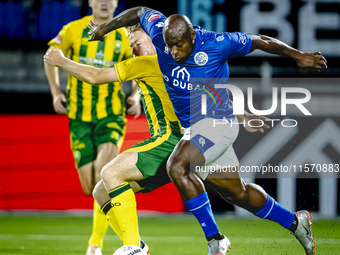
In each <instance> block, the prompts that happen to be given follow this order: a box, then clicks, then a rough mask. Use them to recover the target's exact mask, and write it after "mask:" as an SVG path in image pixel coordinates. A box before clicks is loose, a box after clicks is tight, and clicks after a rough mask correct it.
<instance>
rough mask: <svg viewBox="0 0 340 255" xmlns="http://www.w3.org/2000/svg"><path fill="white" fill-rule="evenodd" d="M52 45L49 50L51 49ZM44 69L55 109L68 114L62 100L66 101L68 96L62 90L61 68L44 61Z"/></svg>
mask: <svg viewBox="0 0 340 255" xmlns="http://www.w3.org/2000/svg"><path fill="white" fill-rule="evenodd" d="M51 49H52V46H51V47H50V48H49V49H48V50H47V52H48V51H50V50H51ZM44 70H45V74H46V77H47V80H48V83H49V85H50V90H51V95H52V98H53V109H54V111H55V112H56V113H58V114H66V108H65V107H64V105H63V104H62V102H64V103H66V96H65V95H64V93H63V92H61V90H60V80H59V70H58V68H57V67H54V66H50V65H48V64H46V63H44Z"/></svg>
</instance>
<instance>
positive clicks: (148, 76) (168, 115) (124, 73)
mask: <svg viewBox="0 0 340 255" xmlns="http://www.w3.org/2000/svg"><path fill="white" fill-rule="evenodd" d="M114 67H115V70H116V73H117V77H118V80H119V81H121V82H122V81H128V80H136V81H137V83H138V86H139V93H140V94H141V100H142V102H143V107H144V112H145V116H146V118H147V120H148V123H149V128H150V133H151V136H155V135H158V134H159V133H160V132H161V131H162V130H163V129H167V131H168V130H170V131H171V132H172V133H173V134H175V135H181V134H183V132H182V129H181V125H180V123H179V120H178V118H177V117H176V114H175V111H174V108H173V105H172V103H171V101H170V99H169V95H168V92H167V91H166V89H165V85H164V82H163V75H162V72H161V70H160V69H159V65H158V60H157V55H152V56H141V57H136V58H131V59H128V60H126V61H123V62H120V63H118V64H116V65H115V66H114ZM163 131H164V130H163Z"/></svg>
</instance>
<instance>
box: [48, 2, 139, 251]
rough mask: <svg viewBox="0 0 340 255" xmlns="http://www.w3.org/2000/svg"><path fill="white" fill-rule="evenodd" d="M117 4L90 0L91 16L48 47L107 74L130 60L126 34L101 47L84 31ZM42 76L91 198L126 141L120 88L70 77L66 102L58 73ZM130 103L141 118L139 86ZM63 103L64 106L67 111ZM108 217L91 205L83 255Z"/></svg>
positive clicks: (94, 247) (98, 242)
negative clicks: (64, 116)
mask: <svg viewBox="0 0 340 255" xmlns="http://www.w3.org/2000/svg"><path fill="white" fill-rule="evenodd" d="M117 4H118V0H89V6H90V7H91V8H92V11H93V15H92V16H86V17H84V18H82V19H79V20H76V21H74V22H71V23H69V24H67V25H65V26H64V27H63V28H62V30H61V31H60V32H59V34H58V35H57V36H56V37H55V38H54V39H52V40H51V41H50V42H49V43H48V45H49V46H50V48H49V49H52V48H58V49H60V50H61V51H62V52H63V53H64V54H65V55H67V56H68V57H69V58H70V59H71V60H73V61H75V62H78V63H82V64H86V65H90V66H95V67H98V68H111V67H113V66H114V65H115V64H116V63H117V62H120V61H122V60H124V59H128V58H131V57H132V50H131V47H130V42H129V40H128V38H127V31H126V29H125V28H122V29H118V30H116V31H114V32H112V33H110V34H109V35H108V36H106V38H105V40H104V41H103V42H89V41H88V37H89V36H88V32H89V29H88V28H87V27H86V25H87V23H88V22H89V20H92V19H93V20H96V21H97V22H98V23H104V22H107V21H109V20H111V19H112V17H113V13H114V11H115V9H116V7H117ZM44 67H45V73H46V76H47V78H48V81H49V85H50V88H51V94H52V97H53V107H54V109H55V111H56V112H57V113H59V114H67V115H68V118H69V125H70V133H71V147H72V151H73V156H74V160H75V163H76V167H77V169H78V174H79V179H80V183H81V186H82V189H83V191H84V193H85V194H86V195H88V196H91V195H92V191H93V189H94V186H95V185H96V183H97V182H98V181H99V180H100V171H101V169H102V168H103V166H104V165H105V164H107V163H108V162H110V161H111V160H112V159H113V158H114V157H115V156H117V155H118V153H119V149H120V147H121V145H122V143H123V139H124V136H125V123H126V118H125V111H126V110H125V109H126V108H125V94H124V92H123V90H122V83H120V82H110V83H107V82H105V83H104V84H103V85H101V86H92V85H91V84H90V83H87V82H83V81H81V80H78V79H77V78H76V77H74V76H71V75H69V79H68V83H67V93H66V97H65V95H64V94H63V93H62V92H61V90H60V83H59V73H58V68H57V67H52V66H50V65H47V64H45V65H44ZM133 85H134V89H133V91H134V92H133V95H132V96H130V97H129V99H128V102H129V103H130V104H131V105H132V107H131V108H130V109H129V110H130V111H129V113H131V114H136V115H139V113H140V104H139V101H140V100H139V95H138V93H137V85H136V84H135V83H134V84H133ZM62 102H64V103H66V108H65V107H64V106H63V104H62ZM107 226H108V224H107V220H106V216H105V215H104V214H103V213H102V211H101V210H100V208H99V206H98V205H97V203H95V202H94V213H93V228H92V235H91V238H90V240H89V242H88V245H89V247H88V250H87V253H86V255H94V254H95V255H100V254H101V248H102V245H103V238H104V234H105V232H106V229H107Z"/></svg>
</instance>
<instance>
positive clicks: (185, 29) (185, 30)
mask: <svg viewBox="0 0 340 255" xmlns="http://www.w3.org/2000/svg"><path fill="white" fill-rule="evenodd" d="M163 39H164V42H165V43H166V44H167V46H168V48H169V50H170V51H171V54H172V56H173V58H174V59H175V60H176V61H177V62H179V61H185V60H186V59H187V58H188V57H189V55H190V53H191V52H192V51H193V49H194V47H195V39H196V31H195V30H194V29H193V27H192V24H191V22H190V20H189V19H188V17H187V16H185V15H179V14H174V15H171V16H170V17H168V18H167V19H166V20H165V22H164V26H163Z"/></svg>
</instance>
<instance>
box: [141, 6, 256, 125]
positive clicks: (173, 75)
mask: <svg viewBox="0 0 340 255" xmlns="http://www.w3.org/2000/svg"><path fill="white" fill-rule="evenodd" d="M165 20H166V17H165V16H164V15H163V14H162V13H160V12H158V11H155V10H149V11H146V12H144V14H143V15H142V17H141V19H140V24H141V26H142V28H143V29H144V31H145V32H146V33H147V34H148V35H149V36H150V37H151V39H152V42H153V44H154V45H155V47H156V50H157V56H158V63H159V66H160V69H161V71H162V73H163V80H164V83H165V85H166V89H167V92H168V94H169V98H170V100H171V102H172V104H173V106H174V109H175V113H176V115H177V117H178V119H179V120H180V122H181V125H182V126H183V127H189V126H190V125H192V124H194V123H195V122H197V121H199V120H200V119H203V118H205V117H207V116H208V117H213V118H219V119H220V118H223V117H225V118H227V119H228V120H229V121H232V120H234V118H235V115H233V106H232V102H231V101H230V100H229V94H228V90H227V89H225V88H215V84H227V83H228V78H229V67H228V62H227V59H228V58H231V57H235V56H244V55H246V54H248V52H249V50H250V47H251V39H250V37H249V35H248V34H246V33H239V32H236V33H227V32H225V33H216V32H211V31H206V30H204V29H203V28H200V27H197V26H194V29H195V31H196V42H195V48H194V50H193V52H192V53H191V55H190V57H189V58H188V60H187V61H186V62H185V63H184V64H178V63H177V62H176V61H175V60H174V59H173V58H172V56H171V53H170V51H169V49H168V48H167V47H166V44H165V42H164V40H163V33H162V30H163V25H164V21H165ZM204 95H205V96H204ZM205 102H206V103H205Z"/></svg>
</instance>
